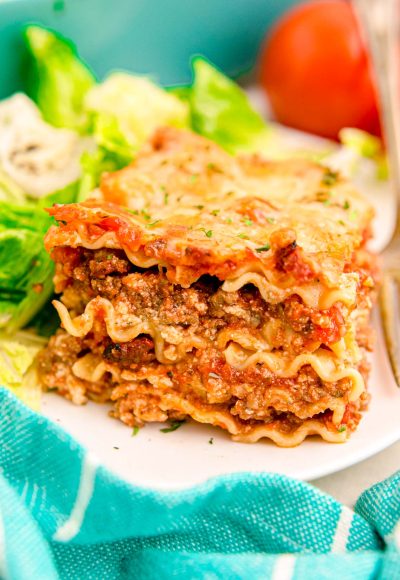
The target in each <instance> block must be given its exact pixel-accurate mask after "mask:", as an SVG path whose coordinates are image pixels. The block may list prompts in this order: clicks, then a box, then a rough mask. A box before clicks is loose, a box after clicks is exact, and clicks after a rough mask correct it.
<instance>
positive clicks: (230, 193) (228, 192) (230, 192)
mask: <svg viewBox="0 0 400 580" xmlns="http://www.w3.org/2000/svg"><path fill="white" fill-rule="evenodd" d="M234 194H235V192H234V191H227V192H226V194H225V195H226V196H227V197H230V196H231V195H234Z"/></svg>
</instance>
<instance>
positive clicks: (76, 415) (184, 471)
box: [43, 328, 400, 489]
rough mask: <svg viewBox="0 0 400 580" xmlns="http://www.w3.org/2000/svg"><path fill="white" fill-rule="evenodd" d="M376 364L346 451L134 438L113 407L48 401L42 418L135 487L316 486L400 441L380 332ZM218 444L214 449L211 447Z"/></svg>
mask: <svg viewBox="0 0 400 580" xmlns="http://www.w3.org/2000/svg"><path fill="white" fill-rule="evenodd" d="M378 335H379V336H378V344H377V349H376V351H375V353H374V355H373V357H372V373H371V377H370V381H369V384H370V392H371V394H372V400H371V403H370V408H369V410H368V411H367V412H366V413H364V416H363V418H362V420H361V423H360V425H359V428H358V430H357V431H356V432H355V433H354V434H353V436H352V437H351V439H350V440H349V441H348V442H347V443H345V444H333V443H325V442H323V441H321V440H320V439H318V438H316V437H315V438H310V439H307V440H306V441H304V443H302V444H301V445H300V446H299V447H294V448H291V449H282V448H279V447H276V446H275V445H273V444H272V443H270V442H268V441H261V442H259V443H255V444H251V445H249V444H245V443H234V442H232V441H231V440H230V439H229V437H228V435H226V434H225V433H224V432H222V431H221V430H220V429H217V428H212V427H209V426H207V425H200V424H195V423H188V424H184V425H182V427H180V428H179V429H178V430H176V431H174V432H172V433H161V432H160V428H163V427H165V425H161V424H149V425H147V426H146V427H145V428H144V429H142V430H140V431H139V433H138V435H136V436H135V437H132V436H131V430H130V429H129V428H127V427H126V426H125V425H123V424H122V423H120V422H119V421H116V420H113V419H110V418H108V417H107V407H106V406H105V405H97V404H95V403H89V404H88V405H86V406H85V407H76V406H74V405H72V403H69V402H67V401H65V400H64V399H62V398H61V397H59V396H58V395H55V394H49V395H46V396H45V397H44V400H43V413H44V414H45V415H46V416H47V417H49V418H50V419H52V420H53V421H55V422H57V424H59V425H60V426H61V427H63V428H64V429H65V430H66V431H68V432H69V433H71V435H73V436H74V437H76V439H77V440H78V441H80V442H81V443H82V444H83V445H85V446H86V447H87V448H88V449H89V450H90V451H91V452H92V453H93V454H94V455H96V456H97V458H98V460H99V461H100V462H101V463H102V464H104V465H105V466H107V467H108V468H109V469H111V470H112V471H114V472H115V473H116V474H117V475H119V476H120V477H122V478H124V479H126V480H128V481H130V482H131V483H134V484H138V485H142V486H147V487H152V488H158V489H182V488H185V487H189V486H191V485H194V484H196V483H201V482H203V481H205V480H206V479H208V478H209V477H213V476H216V475H222V474H226V473H233V472H237V471H270V472H276V473H284V474H285V475H290V476H292V477H297V478H299V479H304V480H309V481H310V480H312V479H315V478H317V477H322V476H324V475H328V474H330V473H334V472H335V471H339V470H340V469H343V468H345V467H349V466H350V465H354V464H355V463H357V462H359V461H362V460H363V459H366V458H367V457H370V456H371V455H374V454H375V453H378V451H381V450H382V449H385V448H386V447H388V446H389V445H391V444H392V443H394V442H395V441H397V440H399V439H400V391H399V389H398V388H397V387H396V385H395V383H394V381H393V378H392V375H391V372H390V368H389V363H388V361H387V357H386V354H385V352H384V349H383V343H382V337H381V333H380V329H379V328H378ZM210 440H212V444H210Z"/></svg>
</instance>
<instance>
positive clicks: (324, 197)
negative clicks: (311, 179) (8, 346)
mask: <svg viewBox="0 0 400 580" xmlns="http://www.w3.org/2000/svg"><path fill="white" fill-rule="evenodd" d="M316 195H317V201H319V202H321V203H323V204H325V205H329V203H330V201H329V198H330V197H331V192H330V191H318V192H317V194H316Z"/></svg>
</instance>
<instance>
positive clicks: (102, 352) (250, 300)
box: [39, 129, 376, 446]
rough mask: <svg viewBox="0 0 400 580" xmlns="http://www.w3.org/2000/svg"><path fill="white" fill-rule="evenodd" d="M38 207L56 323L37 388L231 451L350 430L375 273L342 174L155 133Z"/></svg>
mask: <svg viewBox="0 0 400 580" xmlns="http://www.w3.org/2000/svg"><path fill="white" fill-rule="evenodd" d="M49 211H50V213H51V215H53V216H54V217H55V219H56V221H57V222H58V225H57V226H53V227H52V228H51V229H50V231H49V232H48V234H47V237H46V246H47V248H48V250H49V251H50V252H51V254H52V256H53V259H54V260H55V263H56V274H55V286H56V291H57V292H59V293H60V294H61V298H60V300H59V301H56V302H55V307H56V308H57V311H58V313H59V315H60V318H61V323H62V326H61V328H60V330H59V331H58V332H57V334H56V335H55V336H54V337H53V338H52V339H51V340H50V343H49V346H48V348H47V350H46V351H45V352H43V353H42V355H41V358H40V364H39V370H40V376H41V379H42V382H43V384H44V387H45V388H48V389H54V388H55V389H57V390H58V391H59V393H60V394H62V395H63V396H65V397H67V398H70V399H72V400H73V401H74V402H75V403H84V402H86V401H87V399H88V398H90V399H94V400H97V401H101V402H105V401H112V402H113V405H114V406H113V412H112V413H113V415H114V416H116V417H118V418H120V419H121V420H122V421H124V422H125V423H127V424H128V425H131V426H134V425H138V426H142V425H143V424H144V423H146V422H148V421H167V420H169V419H181V418H184V417H187V416H190V417H192V418H193V419H194V420H196V421H199V422H202V423H210V424H212V425H217V426H219V427H222V428H223V429H226V430H227V431H228V432H229V433H230V434H231V435H232V437H233V438H234V439H235V440H239V441H248V442H253V441H257V440H259V439H260V438H265V437H266V438H269V439H271V440H272V441H274V442H275V443H277V444H278V445H282V446H290V445H297V444H299V443H301V442H302V441H303V440H304V438H305V437H306V436H308V435H312V434H317V435H320V436H321V437H323V438H324V439H325V440H326V441H330V442H342V441H345V440H346V439H347V437H348V436H349V434H350V433H351V432H352V431H353V430H354V429H355V428H356V426H357V424H358V422H359V420H360V417H361V411H362V410H363V409H364V408H365V407H366V403H367V401H368V396H367V394H366V388H365V381H366V377H367V374H368V365H367V363H366V359H365V353H366V351H367V350H369V349H370V348H371V333H370V329H369V312H370V309H371V305H372V301H373V298H374V293H375V289H374V286H375V278H376V272H375V265H374V260H373V257H372V256H371V255H370V253H369V252H368V251H367V249H366V246H365V244H366V241H367V239H368V236H369V226H370V221H371V218H372V211H371V208H370V207H369V206H368V204H367V203H366V202H365V200H364V199H363V198H362V197H361V196H360V195H359V194H358V193H357V192H355V191H354V190H353V188H352V187H351V185H350V184H349V183H348V182H346V181H345V180H344V179H343V178H342V177H340V176H339V175H337V174H335V173H332V172H331V171H330V170H328V169H327V168H325V167H323V166H320V165H317V164H314V163H310V162H306V161H298V160H296V161H285V162H274V163H272V162H268V161H264V160H262V159H260V158H259V157H255V156H252V157H243V158H234V157H231V156H230V155H228V154H227V153H225V152H223V151H222V150H220V149H219V148H218V147H217V146H216V145H215V144H214V143H212V142H210V141H208V140H206V139H203V138H201V137H199V136H196V135H194V134H192V133H189V132H185V131H181V130H177V129H160V130H158V131H157V132H156V133H155V134H154V135H153V137H152V138H151V139H150V141H149V142H148V143H147V145H146V146H145V147H144V149H143V150H142V152H141V153H140V154H139V155H138V157H137V158H136V160H135V161H134V162H133V163H132V164H131V165H130V166H128V167H127V168H125V169H123V170H121V171H119V172H116V173H114V174H108V175H105V176H104V177H103V181H102V184H101V187H100V189H99V190H98V191H96V192H94V194H93V197H92V198H91V199H90V200H89V201H87V202H85V203H81V204H72V205H65V206H55V207H53V208H52V209H51V210H49Z"/></svg>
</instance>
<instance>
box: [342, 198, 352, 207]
mask: <svg viewBox="0 0 400 580" xmlns="http://www.w3.org/2000/svg"><path fill="white" fill-rule="evenodd" d="M349 208H350V203H349V202H348V201H347V199H346V201H345V202H344V204H343V209H349Z"/></svg>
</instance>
